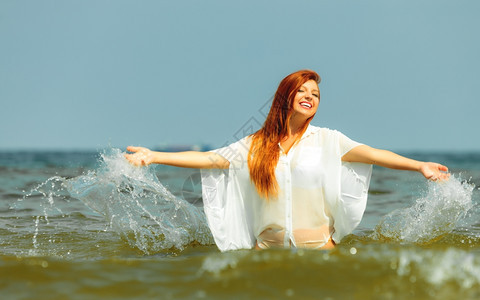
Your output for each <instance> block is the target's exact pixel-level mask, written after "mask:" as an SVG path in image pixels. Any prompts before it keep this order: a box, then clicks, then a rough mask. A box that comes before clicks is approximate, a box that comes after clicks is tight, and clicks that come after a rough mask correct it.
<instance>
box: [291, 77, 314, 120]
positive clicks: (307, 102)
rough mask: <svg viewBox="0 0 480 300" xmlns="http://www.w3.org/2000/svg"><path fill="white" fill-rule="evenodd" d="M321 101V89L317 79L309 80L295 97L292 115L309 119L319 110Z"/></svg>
mask: <svg viewBox="0 0 480 300" xmlns="http://www.w3.org/2000/svg"><path fill="white" fill-rule="evenodd" d="M319 103H320V91H319V89H318V84H317V82H316V81H315V80H309V81H307V82H305V83H304V84H302V86H301V87H300V88H299V89H298V91H297V94H295V98H294V99H293V114H292V117H300V116H301V117H303V118H305V119H308V118H310V117H312V116H313V115H315V113H316V112H317V108H318V104H319Z"/></svg>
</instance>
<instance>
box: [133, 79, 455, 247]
mask: <svg viewBox="0 0 480 300" xmlns="http://www.w3.org/2000/svg"><path fill="white" fill-rule="evenodd" d="M319 82H320V77H319V76H318V74H317V73H315V72H313V71H310V70H301V71H298V72H295V73H292V74H290V75H288V76H287V77H285V78H284V79H283V80H282V81H281V82H280V85H279V87H278V89H277V91H276V93H275V97H274V99H273V103H272V107H271V109H270V112H269V114H268V116H267V119H266V120H265V123H264V125H263V127H262V128H261V129H260V130H259V131H257V132H256V133H254V134H252V135H251V136H247V137H245V138H243V139H242V140H240V141H238V142H235V143H233V144H231V145H229V146H227V147H224V148H221V149H217V150H214V151H211V152H195V151H188V152H178V153H164V152H153V151H150V150H149V149H147V148H143V147H131V146H130V147H128V148H127V150H128V151H130V152H133V153H132V154H126V155H125V157H126V158H127V159H128V160H129V161H130V162H131V163H132V164H134V165H137V166H145V165H149V164H152V163H157V164H166V165H172V166H177V167H187V168H199V169H202V171H201V172H202V196H203V202H204V209H205V214H206V216H207V220H208V224H209V226H210V229H211V230H212V234H213V236H214V238H215V242H216V244H217V246H218V247H219V249H220V250H222V251H224V250H232V249H241V248H253V247H255V248H257V249H266V248H271V247H304V248H315V249H329V248H332V247H333V246H334V245H335V244H336V243H339V242H340V241H341V239H342V238H343V237H344V236H345V235H347V234H349V233H351V232H352V231H353V229H355V227H356V226H357V225H358V224H359V223H360V220H361V218H362V216H363V212H364V211H365V206H366V201H367V194H368V186H369V182H370V176H371V165H372V164H375V165H379V166H382V167H387V168H392V169H401V170H410V171H418V172H420V173H421V174H422V175H423V176H425V178H427V179H430V180H444V179H447V178H448V176H449V175H448V173H446V172H448V169H447V167H445V166H443V165H440V164H438V163H432V162H421V161H416V160H412V159H409V158H406V157H402V156H400V155H397V154H395V153H393V152H390V151H386V150H380V149H375V148H372V147H369V146H366V145H363V144H360V143H357V142H354V141H352V140H351V139H349V138H348V137H346V136H345V135H343V134H342V133H340V132H338V131H335V130H330V129H327V128H319V127H315V126H312V125H310V121H311V120H312V118H313V117H314V116H315V113H316V111H317V108H318V105H319V102H320V92H319V88H318V83H319Z"/></svg>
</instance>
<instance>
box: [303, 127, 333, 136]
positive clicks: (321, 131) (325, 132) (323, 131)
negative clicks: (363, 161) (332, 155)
mask: <svg viewBox="0 0 480 300" xmlns="http://www.w3.org/2000/svg"><path fill="white" fill-rule="evenodd" d="M339 134H342V133H341V132H340V131H338V130H336V129H330V128H327V127H319V126H314V125H309V126H308V128H307V131H306V132H305V135H306V136H309V135H322V136H336V135H339Z"/></svg>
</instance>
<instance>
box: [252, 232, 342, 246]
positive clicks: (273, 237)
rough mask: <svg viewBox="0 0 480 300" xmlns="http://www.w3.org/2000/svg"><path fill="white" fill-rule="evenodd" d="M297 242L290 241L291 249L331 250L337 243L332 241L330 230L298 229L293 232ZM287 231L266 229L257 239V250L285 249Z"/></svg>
mask: <svg viewBox="0 0 480 300" xmlns="http://www.w3.org/2000/svg"><path fill="white" fill-rule="evenodd" d="M293 236H294V238H295V242H292V241H290V247H296V248H308V249H320V248H322V249H331V248H333V247H334V246H335V243H334V242H333V241H332V240H331V239H330V237H331V234H330V232H329V231H328V230H321V229H296V230H294V231H293ZM284 237H285V230H283V229H282V230H276V229H271V228H268V229H265V230H264V231H262V233H260V234H259V235H258V237H257V248H259V249H269V248H285V245H284Z"/></svg>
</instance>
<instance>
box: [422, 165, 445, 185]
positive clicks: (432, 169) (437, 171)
mask: <svg viewBox="0 0 480 300" xmlns="http://www.w3.org/2000/svg"><path fill="white" fill-rule="evenodd" d="M418 171H419V172H420V173H421V174H422V175H423V176H425V178H427V179H429V180H433V181H437V180H448V178H450V174H449V173H447V172H448V168H447V167H445V166H444V165H441V164H437V163H433V162H424V163H422V165H421V166H420V169H419V170H418Z"/></svg>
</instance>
